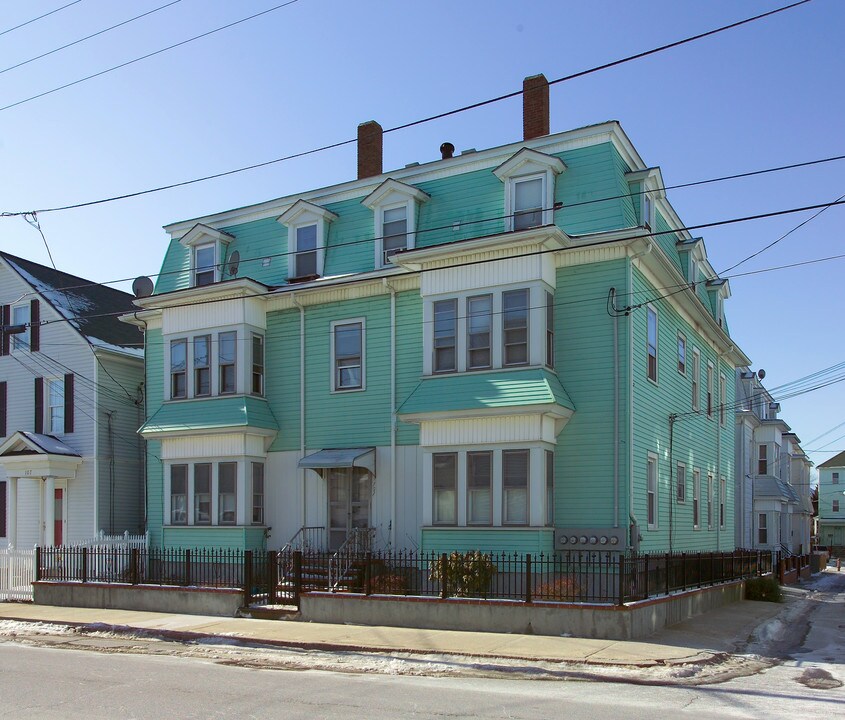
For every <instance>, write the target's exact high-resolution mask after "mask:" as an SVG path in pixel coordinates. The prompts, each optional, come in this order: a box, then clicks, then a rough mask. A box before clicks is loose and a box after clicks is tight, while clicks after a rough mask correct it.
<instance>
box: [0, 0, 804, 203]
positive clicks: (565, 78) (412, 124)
mask: <svg viewBox="0 0 845 720" xmlns="http://www.w3.org/2000/svg"><path fill="white" fill-rule="evenodd" d="M296 1H297V0H291V2H288V3H285V5H290V4H291V3H292V2H296ZM810 1H811V0H799V2H795V3H792V4H790V5H785V6H783V7H780V8H777V9H775V10H771V11H769V12H766V13H762V14H760V15H755V16H753V17H750V18H746V19H745V20H740V21H738V22H735V23H731V24H729V25H723V26H722V27H719V28H716V29H714V30H709V31H707V32H704V33H699V34H697V35H692V36H690V37H687V38H684V39H682V40H677V41H675V42H672V43H669V44H667V45H661V46H660V47H657V48H653V49H651V50H646V51H644V52H640V53H636V54H634V55H629V56H627V57H623V58H620V59H618V60H613V61H611V62H609V63H604V64H602V65H597V66H595V67H592V68H588V69H586V70H581V71H579V72H576V73H573V74H571V75H565V76H563V77H559V78H556V79H554V80H551V81H549V85H557V84H559V83H563V82H566V81H568V80H573V79H575V78H579V77H584V76H586V75H589V74H592V73H595V72H599V71H600V70H606V69H608V68H611V67H616V66H618V65H622V64H624V63H627V62H631V61H633V60H639V59H641V58H643V57H647V56H649V55H653V54H655V53H659V52H662V51H664V50H668V49H671V48H675V47H678V46H680V45H684V44H686V43H690V42H693V41H695V40H699V39H701V38H704V37H708V36H710V35H715V34H717V33H720V32H724V31H726V30H731V29H733V28H736V27H739V26H741V25H745V24H747V23H751V22H754V21H756V20H761V19H763V18H766V17H768V16H770V15H775V14H777V13H780V12H783V11H785V10H790V9H792V8H795V7H798V6H799V5H804V4H806V3H808V2H810ZM285 5H280V6H277V7H276V8H271V9H270V10H266V11H265V13H267V12H272V11H273V10H276V9H278V8H280V7H284V6H285ZM259 14H263V13H259ZM251 17H257V15H253V16H251ZM248 19H251V18H246V19H245V20H248ZM238 22H244V20H241V21H238ZM233 24H236V23H233ZM224 27H230V26H224ZM221 29H224V28H218V29H217V30H214V31H211V32H218V31H219V30H221ZM208 34H210V33H206V35H208ZM200 37H204V35H198V36H197V37H196V38H191V39H190V40H185V41H183V42H181V43H178V44H177V45H173V46H171V47H170V48H164V49H162V50H158V51H156V52H155V53H151V54H149V55H145V56H143V57H141V58H137V59H135V60H131V61H129V62H126V63H123V64H121V65H116V66H114V67H112V68H109V69H107V70H103V71H102V72H99V73H96V74H94V75H90V76H88V77H87V78H82V79H81V80H76V81H74V82H72V83H68V84H66V85H63V86H61V87H58V88H54V89H53V90H48V91H46V92H44V93H41V94H39V95H35V96H33V97H30V98H27V99H24V100H21V101H18V102H16V103H13V104H11V105H7V106H5V107H0V112H2V111H3V110H7V109H9V108H12V107H15V106H16V105H20V104H22V103H26V102H29V101H30V100H35V99H36V98H39V97H43V96H44V95H48V94H50V93H53V92H57V91H58V90H62V89H64V88H67V87H70V86H72V85H76V84H79V83H81V82H84V81H85V80H90V79H91V78H94V77H98V76H99V75H103V74H105V73H108V72H112V71H113V70H117V69H119V68H121V67H125V66H126V65H130V64H132V63H134V62H138V61H140V60H143V59H145V58H147V57H151V56H152V55H156V54H159V53H161V52H165V51H166V50H169V49H171V48H173V47H178V46H179V45H184V44H185V43H187V42H191V41H192V40H195V39H198V38H200ZM522 93H523V90H522V89H520V90H515V91H513V92H510V93H505V94H503V95H498V96H496V97H493V98H488V99H487V100H482V101H479V102H476V103H471V104H469V105H463V106H461V107H458V108H455V109H453V110H448V111H446V112H442V113H438V114H436V115H430V116H428V117H425V118H421V119H419V120H413V121H411V122H407V123H403V124H401V125H396V126H394V127H391V128H387V129H386V130H384V133H392V132H397V131H399V130H404V129H406V128H410V127H415V126H417V125H422V124H424V123H429V122H432V121H434V120H439V119H441V118H445V117H449V116H452V115H457V114H459V113H463V112H467V111H469V110H474V109H476V108H480V107H484V106H486V105H491V104H493V103H497V102H501V101H502V100H508V99H510V98H514V97H518V96H520V95H522ZM356 141H357V138H350V139H348V140H340V141H337V142H334V143H329V144H326V145H322V146H320V147H317V148H312V149H310V150H303V151H301V152H297V153H291V154H289V155H284V156H282V157H278V158H275V159H272V160H266V161H264V162H259V163H254V164H251V165H245V166H243V167H239V168H235V169H233V170H225V171H222V172H219V173H213V174H211V175H204V176H202V177H198V178H193V179H191V180H183V181H181V182H175V183H170V184H167V185H160V186H158V187H153V188H148V189H146V190H139V191H135V192H130V193H124V194H122V195H114V196H111V197H107V198H102V199H99V200H89V201H87V202H81V203H73V204H69V205H62V206H57V207H51V208H42V209H40V210H38V211H36V212H60V211H65V210H73V209H77V208H83V207H90V206H92V205H100V204H103V203H109V202H115V201H118V200H127V199H129V198H134V197H139V196H142V195H149V194H151V193H157V192H162V191H165V190H172V189H174V188H178V187H184V186H186V185H193V184H195V183H200V182H205V181H208V180H215V179H217V178H221V177H227V176H229V175H235V174H237V173H242V172H246V171H248V170H255V169H258V168H262V167H267V166H268V165H274V164H277V163H281V162H286V161H289V160H293V159H296V158H301V157H305V156H307V155H314V154H316V153H320V152H325V151H327V150H333V149H335V148H339V147H343V146H344V145H351V144H353V143H355V142H356ZM15 214H21V213H9V212H6V213H3V214H2V215H4V216H8V215H15Z"/></svg>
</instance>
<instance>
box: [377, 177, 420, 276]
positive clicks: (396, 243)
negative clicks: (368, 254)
mask: <svg viewBox="0 0 845 720" xmlns="http://www.w3.org/2000/svg"><path fill="white" fill-rule="evenodd" d="M430 197H431V196H430V195H429V194H428V193H425V192H423V191H422V190H419V189H418V188H415V187H413V186H412V185H406V184H405V183H402V182H399V181H398V180H394V179H393V178H388V179H387V180H385V181H384V182H383V183H382V184H381V185H379V186H378V187H377V188H376V189H375V190H373V191H372V192H371V193H370V194H369V195H367V197H365V198H364V199H363V200H362V201H361V204H362V205H364V207H368V208H369V209H370V210H372V211H373V222H374V227H373V232H374V236H375V243H374V244H375V267H376V268H382V267H387V266H390V265H392V264H393V262H392V260H391V259H390V256H391V255H393V254H394V253H396V252H399V251H401V250H411V249H413V248H414V247H415V246H416V230H417V211H418V210H419V206H420V205H421V204H422V203H424V202H426V201H427V200H428V199H429V198H430Z"/></svg>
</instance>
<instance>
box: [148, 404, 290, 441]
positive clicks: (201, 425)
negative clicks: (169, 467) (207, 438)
mask: <svg viewBox="0 0 845 720" xmlns="http://www.w3.org/2000/svg"><path fill="white" fill-rule="evenodd" d="M239 427H251V428H262V429H267V430H278V429H279V424H278V423H277V422H276V418H275V417H273V413H272V412H271V410H270V406H269V405H268V404H267V401H266V400H263V399H261V398H255V397H247V396H243V395H240V396H237V397H227V398H210V399H208V400H193V401H191V402H171V403H165V404H164V405H162V406H161V407H160V408H159V409H158V411H157V412H156V413H155V414H154V415H153V416H152V417H151V418H150V419H149V420H147V422H146V423H144V425H143V426H142V427H141V429H140V430H139V432H140V433H141V434H144V435H148V434H153V433H172V432H187V431H189V430H217V429H222V428H239Z"/></svg>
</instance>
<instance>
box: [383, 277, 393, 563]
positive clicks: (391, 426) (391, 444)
mask: <svg viewBox="0 0 845 720" xmlns="http://www.w3.org/2000/svg"><path fill="white" fill-rule="evenodd" d="M382 282H383V283H384V286H385V287H386V288H387V289H388V290H390V547H391V548H393V547H395V546H396V288H395V287H393V285H391V284H390V283H389V282H388V280H387V278H382Z"/></svg>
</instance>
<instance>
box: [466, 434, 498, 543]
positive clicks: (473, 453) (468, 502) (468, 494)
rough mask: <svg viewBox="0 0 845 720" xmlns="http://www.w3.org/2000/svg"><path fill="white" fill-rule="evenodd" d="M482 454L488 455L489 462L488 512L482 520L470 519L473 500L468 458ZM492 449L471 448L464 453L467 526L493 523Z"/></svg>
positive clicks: (485, 525) (488, 525)
mask: <svg viewBox="0 0 845 720" xmlns="http://www.w3.org/2000/svg"><path fill="white" fill-rule="evenodd" d="M480 455H484V456H487V457H488V462H489V463H490V476H489V477H488V479H487V488H486V489H487V492H488V493H489V504H490V512H489V515H488V517H486V518H485V519H484V520H476V521H473V520H471V509H472V500H473V490H472V489H471V488H470V482H471V481H472V473H471V472H470V465H471V463H470V458H471V457H473V456H480ZM493 460H494V458H493V451H492V450H472V451H469V452H467V453H466V456H465V462H466V477H467V491H466V518H467V526H473V527H490V526H492V525H493V474H494V463H493Z"/></svg>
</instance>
